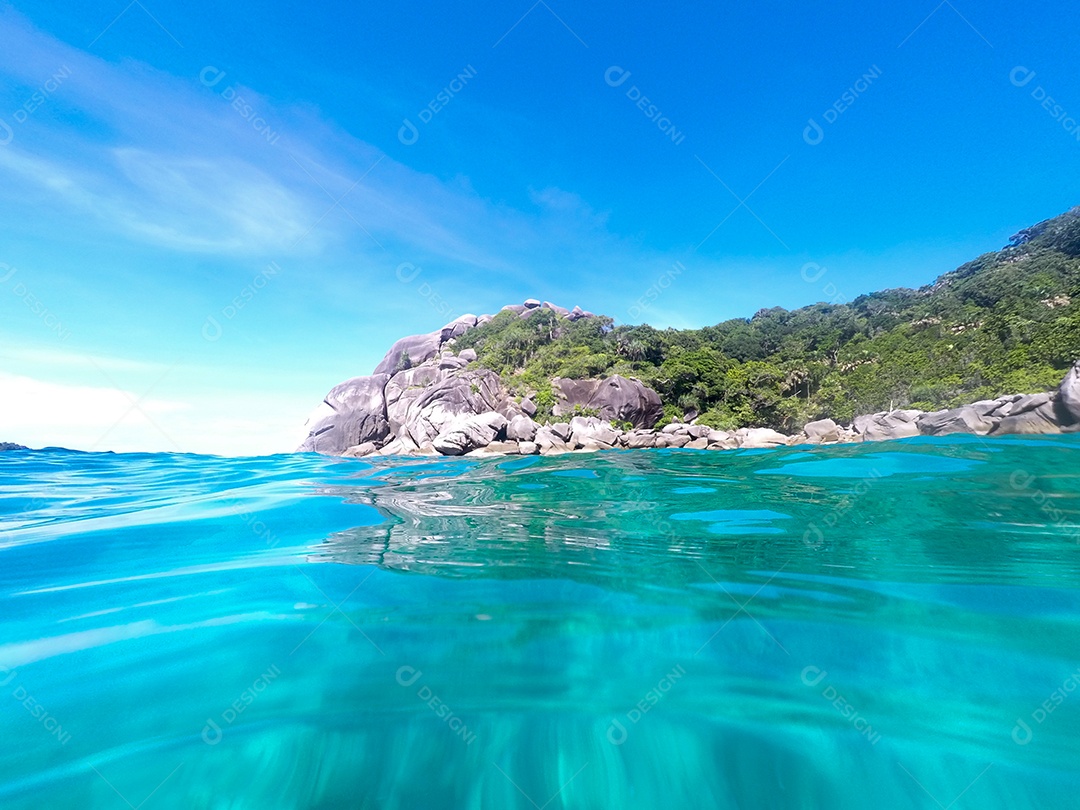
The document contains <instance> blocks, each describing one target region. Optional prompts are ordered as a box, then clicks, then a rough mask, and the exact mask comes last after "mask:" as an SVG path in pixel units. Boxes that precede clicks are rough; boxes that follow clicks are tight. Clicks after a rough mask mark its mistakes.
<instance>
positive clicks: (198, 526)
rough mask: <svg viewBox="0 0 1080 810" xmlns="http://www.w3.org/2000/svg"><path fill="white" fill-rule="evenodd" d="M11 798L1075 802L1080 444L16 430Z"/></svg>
mask: <svg viewBox="0 0 1080 810" xmlns="http://www.w3.org/2000/svg"><path fill="white" fill-rule="evenodd" d="M0 521H2V523H0V723H2V729H3V735H2V740H3V744H2V745H0V806H2V807H4V808H40V807H50V808H54V807H55V808H67V807H71V808H121V809H122V808H125V807H132V808H146V810H154V809H155V808H230V809H235V808H339V807H341V808H345V807H349V808H352V807H357V808H479V807H490V808H530V807H532V808H543V809H544V810H547V809H548V808H624V807H625V808H656V807H662V808H667V807H694V808H697V807H722V808H744V809H745V808H774V807H775V808H839V809H841V810H843V809H846V808H860V810H863V809H864V808H866V807H867V806H873V807H876V808H885V807H888V808H892V807H897V808H922V807H926V808H934V807H948V808H958V809H959V808H1059V807H1060V808H1075V807H1076V806H1077V796H1078V795H1080V772H1078V767H1077V766H1078V764H1080V545H1078V538H1080V534H1078V532H1077V529H1076V528H1074V527H1075V526H1076V525H1080V437H1073V436H1066V437H1030V438H1022V437H1014V438H1003V439H998V440H993V441H982V440H979V439H974V438H970V437H958V438H946V439H912V440H906V441H902V442H891V443H885V444H870V445H857V446H856V445H853V446H843V447H828V448H790V449H784V450H775V451H763V452H742V453H736V452H704V451H682V450H661V451H631V452H608V453H602V454H592V455H572V456H562V457H556V458H539V457H535V458H511V459H437V460H432V459H398V460H378V461H367V460H342V459H328V458H320V457H308V456H304V457H301V456H281V457H275V458H267V459H217V458H209V457H197V456H175V455H173V456H170V455H122V456H114V455H108V454H78V453H69V452H47V453H33V454H31V453H22V452H19V453H6V454H0Z"/></svg>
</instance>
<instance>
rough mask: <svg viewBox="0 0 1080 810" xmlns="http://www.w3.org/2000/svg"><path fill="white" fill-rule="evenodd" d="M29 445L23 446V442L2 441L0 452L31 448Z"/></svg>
mask: <svg viewBox="0 0 1080 810" xmlns="http://www.w3.org/2000/svg"><path fill="white" fill-rule="evenodd" d="M29 449H30V448H29V447H23V446H22V445H21V444H15V443H14V442H0V453H3V452H6V451H9V450H29Z"/></svg>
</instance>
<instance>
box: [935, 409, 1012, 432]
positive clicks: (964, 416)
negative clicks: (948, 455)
mask: <svg viewBox="0 0 1080 810" xmlns="http://www.w3.org/2000/svg"><path fill="white" fill-rule="evenodd" d="M998 421H999V420H998V419H995V418H993V417H991V416H989V415H987V414H986V413H982V414H980V413H979V410H978V409H976V408H975V406H973V405H965V406H963V407H962V408H952V409H951V410H945V411H934V412H933V413H924V414H923V415H922V416H920V417H919V418H918V419H917V420H916V423H917V424H918V426H919V432H920V433H922V434H923V435H924V436H947V435H948V434H950V433H974V434H976V435H978V436H985V435H986V434H987V433H989V432H990V431H991V430H993V429H994V427H995V426H996V425H997V423H998Z"/></svg>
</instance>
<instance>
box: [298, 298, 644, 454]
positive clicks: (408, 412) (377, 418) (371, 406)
mask: <svg viewBox="0 0 1080 810" xmlns="http://www.w3.org/2000/svg"><path fill="white" fill-rule="evenodd" d="M510 309H514V310H515V311H516V310H518V309H520V311H521V312H522V313H525V312H536V311H540V310H542V309H550V310H552V311H554V312H556V313H558V314H564V313H565V315H564V317H567V318H569V319H570V320H578V319H580V318H586V317H593V316H592V314H591V313H587V312H585V311H584V310H582V309H580V308H579V307H575V308H574V309H573V310H567V309H565V308H563V307H557V306H555V305H554V304H552V303H550V302H547V301H545V302H543V303H541V302H540V301H539V300H537V299H529V300H528V301H526V302H525V303H524V304H521V305H516V306H514V307H510ZM491 319H492V316H491V315H481V316H479V317H477V316H476V315H471V314H469V315H462V316H460V317H458V318H455V319H454V320H453V321H451V322H450V323H448V324H446V325H445V326H443V327H442V328H441V329H438V330H436V331H434V332H430V333H428V334H426V335H410V336H409V337H404V338H401V339H400V340H398V341H396V342H395V343H394V345H393V346H391V347H390V351H388V352H387V353H386V355H385V356H384V357H383V359H382V360H381V361H380V362H379V364H378V365H377V366H376V367H375V370H374V372H373V373H372V374H371V375H370V376H367V377H354V378H353V379H351V380H348V381H346V382H343V383H341V384H340V385H338V386H336V387H335V388H333V389H332V390H331V391H330V393H328V394H327V395H326V398H325V399H324V400H323V401H322V403H320V405H319V406H318V408H316V409H315V411H313V412H312V414H311V416H309V417H308V420H307V422H306V424H305V427H306V428H307V431H308V435H307V437H306V438H305V439H304V441H303V443H302V444H301V445H300V447H299V448H298V450H299V451H300V452H306V451H313V452H318V453H325V454H328V455H349V456H361V455H371V454H373V453H378V454H380V455H390V454H398V453H405V454H430V453H439V452H442V453H445V454H460V453H463V452H470V451H472V450H474V449H477V448H478V447H480V446H486V445H488V444H490V443H491V442H492V441H495V440H496V439H495V437H494V436H492V437H487V436H486V433H487V430H486V429H483V428H481V427H479V425H480V424H481V423H482V424H484V425H488V424H492V423H494V422H497V421H498V420H494V419H493V418H492V416H491V415H492V414H494V415H496V416H498V418H499V419H501V420H502V425H501V426H500V427H499V428H498V431H497V435H505V430H506V426H507V423H508V422H509V421H511V420H513V419H515V418H516V417H519V416H526V417H527V416H530V415H532V414H535V413H536V406H535V405H534V404H533V403H532V402H530V401H525V402H522V403H518V402H516V401H515V400H514V398H513V397H511V396H510V394H509V392H507V391H506V389H505V388H504V387H503V385H502V382H501V381H500V380H499V377H498V375H496V374H495V373H494V372H491V371H488V370H486V369H475V368H470V367H469V364H470V363H473V362H475V360H476V359H477V355H476V351H475V350H473V349H463V350H462V351H461V352H460V353H456V352H454V351H453V344H454V342H455V341H456V340H457V338H459V337H461V336H462V335H463V334H465V333H466V332H467V331H469V330H470V329H474V328H476V327H477V326H482V325H483V324H485V323H487V322H488V321H490V320H491ZM620 379H621V378H620ZM592 382H593V383H594V384H598V382H599V381H592ZM636 385H640V383H637V384H636ZM642 387H643V386H642ZM631 392H632V393H636V395H637V396H639V397H644V398H645V399H647V394H643V393H641V392H634V391H633V389H632V388H631ZM648 393H651V394H652V396H654V397H656V394H655V392H653V391H649V392H648ZM630 395H631V394H628V395H627V396H630ZM656 401H657V402H659V397H656ZM472 416H483V417H484V418H483V419H481V420H479V422H473V421H469V419H468V417H472ZM529 421H530V422H531V420H529ZM653 421H654V422H655V420H653ZM533 424H534V425H535V423H533ZM537 427H538V426H537ZM519 428H520V429H521V432H522V435H521V439H522V440H526V441H530V440H532V438H533V437H534V436H535V430H533V432H532V435H527V434H528V432H529V428H528V426H527V424H526V423H519ZM440 448H441V449H440Z"/></svg>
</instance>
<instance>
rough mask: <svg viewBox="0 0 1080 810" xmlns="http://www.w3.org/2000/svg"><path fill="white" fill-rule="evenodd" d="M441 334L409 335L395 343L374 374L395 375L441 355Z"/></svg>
mask: <svg viewBox="0 0 1080 810" xmlns="http://www.w3.org/2000/svg"><path fill="white" fill-rule="evenodd" d="M441 343H442V340H441V333H440V332H432V333H431V334H430V335H409V336H408V337H403V338H401V340H399V341H397V342H396V343H394V345H393V346H391V347H390V351H388V352H387V353H386V356H385V357H383V359H382V362H380V363H379V365H377V366H375V371H374V372H372V373H373V374H394V373H396V372H398V371H401V370H403V369H406V368H412V367H413V366H418V365H420V364H421V363H423V362H424V361H425V360H430V359H431V358H432V357H434V356H435V355H437V354H438V353H439V346H440V345H441Z"/></svg>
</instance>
